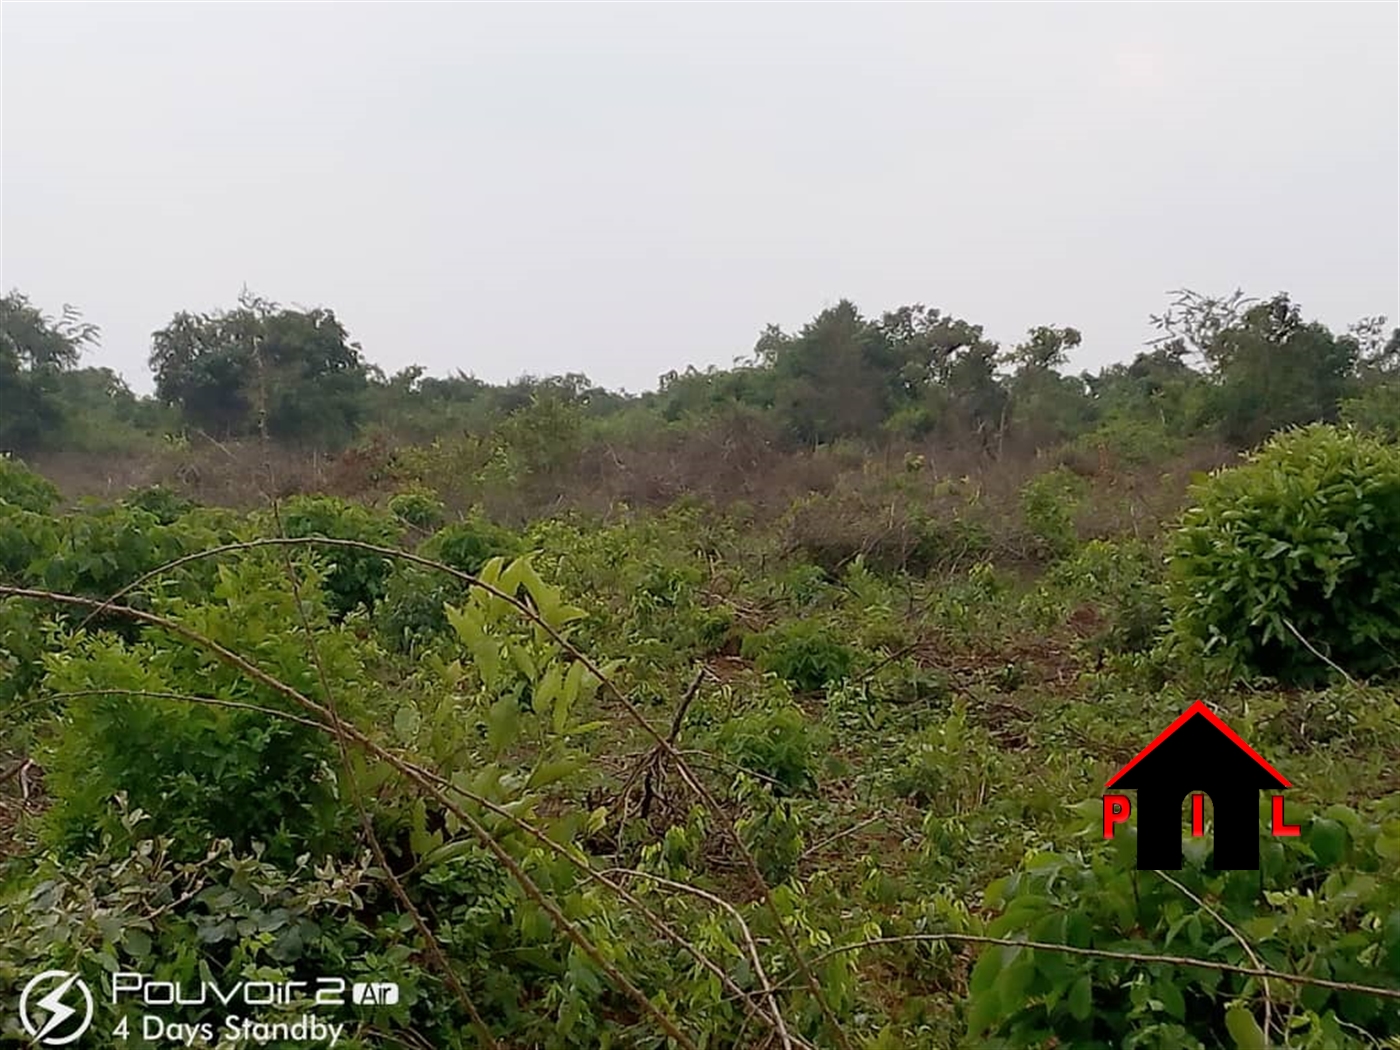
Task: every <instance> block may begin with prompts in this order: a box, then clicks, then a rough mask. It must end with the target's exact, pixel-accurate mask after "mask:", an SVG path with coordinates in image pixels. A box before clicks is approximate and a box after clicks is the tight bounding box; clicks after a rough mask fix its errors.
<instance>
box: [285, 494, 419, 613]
mask: <svg viewBox="0 0 1400 1050" xmlns="http://www.w3.org/2000/svg"><path fill="white" fill-rule="evenodd" d="M281 516H282V525H283V528H284V529H285V530H286V533H287V535H288V536H324V537H326V538H327V539H334V540H358V541H359V542H361V543H373V544H377V545H379V546H383V545H385V544H391V543H393V542H394V541H395V539H397V531H398V530H397V529H395V528H394V525H393V523H392V522H390V521H388V520H387V519H386V518H385V517H383V516H382V515H380V514H376V513H375V512H373V511H371V510H369V509H367V508H365V507H362V506H360V505H359V504H356V503H349V502H346V501H345V500H340V499H335V498H334V497H331V496H295V497H293V498H292V499H289V500H287V502H286V503H285V504H284V505H283V507H282V511H281ZM316 553H317V555H318V556H319V557H321V558H322V559H324V560H325V561H327V562H329V563H330V565H331V569H330V572H329V573H328V574H327V576H326V580H325V590H326V603H327V604H328V605H329V606H330V608H331V611H332V612H333V613H334V614H335V615H336V616H345V615H346V614H347V613H349V612H350V611H351V610H352V609H355V608H358V607H360V606H364V607H365V608H366V609H373V608H374V605H375V603H376V602H377V601H379V599H380V598H381V597H383V595H384V585H385V581H386V580H387V579H388V577H389V570H390V568H391V565H390V562H389V560H388V559H387V558H385V557H384V556H382V555H379V554H375V553H374V552H373V551H360V550H353V549H351V548H348V547H336V548H330V547H324V548H318V549H317V550H316Z"/></svg>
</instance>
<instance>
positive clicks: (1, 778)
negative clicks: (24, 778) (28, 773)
mask: <svg viewBox="0 0 1400 1050" xmlns="http://www.w3.org/2000/svg"><path fill="white" fill-rule="evenodd" d="M33 764H34V760H33V759H32V758H22V759H20V760H19V761H18V762H16V763H15V764H14V765H12V766H11V767H10V768H9V769H7V770H5V772H3V773H0V784H4V783H7V782H8V781H11V780H14V779H15V777H17V776H19V775H20V774H21V773H23V772H24V771H25V770H26V769H27V768H29V767H30V766H32V765H33Z"/></svg>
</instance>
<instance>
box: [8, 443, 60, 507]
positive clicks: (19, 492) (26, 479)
mask: <svg viewBox="0 0 1400 1050" xmlns="http://www.w3.org/2000/svg"><path fill="white" fill-rule="evenodd" d="M58 498H59V496H58V489H56V488H54V486H53V485H52V484H50V483H49V481H48V479H46V478H43V477H40V476H39V475H38V474H35V473H34V472H33V471H32V470H29V469H28V468H27V467H25V466H24V464H22V463H20V462H18V461H17V460H13V459H10V458H9V457H8V456H3V455H0V504H5V503H8V504H10V505H11V506H12V507H18V508H19V509H21V510H28V511H33V512H34V513H35V514H47V513H48V512H49V511H50V510H52V509H53V507H54V505H55V504H56V503H57V502H58Z"/></svg>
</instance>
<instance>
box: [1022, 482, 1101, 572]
mask: <svg viewBox="0 0 1400 1050" xmlns="http://www.w3.org/2000/svg"><path fill="white" fill-rule="evenodd" d="M1085 489H1086V485H1085V482H1084V479H1083V478H1081V477H1078V476H1077V475H1075V474H1074V473H1072V472H1071V471H1070V470H1068V469H1067V468H1065V467H1056V468H1055V469H1054V470H1052V471H1049V472H1047V473H1045V474H1040V475H1038V476H1036V477H1034V478H1031V480H1030V481H1028V482H1026V484H1025V485H1024V486H1023V487H1022V488H1021V513H1022V514H1023V515H1024V516H1025V519H1026V525H1027V527H1028V528H1029V529H1030V531H1031V534H1032V535H1033V536H1035V538H1036V539H1037V540H1039V541H1040V543H1041V544H1042V545H1043V546H1044V548H1045V550H1046V551H1047V553H1049V554H1050V555H1052V556H1055V557H1059V556H1061V555H1064V554H1068V553H1069V552H1070V551H1071V550H1073V549H1074V545H1075V542H1076V539H1077V536H1076V533H1075V526H1074V515H1075V510H1076V508H1077V507H1078V505H1079V501H1080V500H1081V499H1082V498H1083V496H1084V493H1085Z"/></svg>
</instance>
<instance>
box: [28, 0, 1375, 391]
mask: <svg viewBox="0 0 1400 1050" xmlns="http://www.w3.org/2000/svg"><path fill="white" fill-rule="evenodd" d="M1398 11H1400V5H1397V4H1395V3H1370V4H1344V3H1339V2H1329V3H1317V4H1306V3H1291V4H1247V5H1246V4H1189V5H1188V4H1160V5H1156V4H1154V5H1147V4H1034V5H1029V4H1027V5H1020V4H990V3H988V4H918V5H915V4H905V5H875V4H860V5H854V4H852V5H839V4H824V5H816V4H784V5H777V4H772V5H767V4H765V5H758V4H744V5H738V4H733V5H719V4H705V5H700V4H696V5H689V4H688V5H668V6H661V5H655V6H643V5H582V4H570V5H567V6H566V5H544V4H541V5H516V6H488V5H475V4H473V5H468V4H456V5H448V4H432V5H428V4H420V5H410V4H407V3H396V4H392V5H390V4H368V3H366V4H354V5H335V6H331V5H311V4H295V5H294V4H198V5H196V4H183V5H177V4H144V5H123V4H115V3H113V4H102V5H91V6H90V5H78V4H35V3H19V2H14V0H7V2H6V3H4V4H3V5H0V20H3V26H2V28H0V48H2V54H0V57H2V58H3V125H2V126H0V135H2V136H3V181H2V183H0V189H3V202H2V206H0V212H2V213H3V218H2V221H3V226H0V249H2V250H0V271H2V272H0V284H3V286H4V287H5V288H6V289H8V288H12V287H17V288H19V289H20V290H21V291H24V292H26V293H27V294H29V295H30V296H31V298H33V299H34V300H35V301H36V302H38V303H39V304H40V305H41V306H43V307H44V308H45V309H47V310H49V311H51V312H55V313H56V312H57V311H58V310H59V308H60V307H61V305H62V304H63V303H64V302H71V303H74V304H75V305H77V306H78V307H80V308H81V309H82V310H83V311H84V313H85V315H86V316H87V318H88V319H89V320H91V321H93V322H95V323H97V324H99V325H100V326H101V327H102V329H103V333H104V340H103V345H102V347H101V349H100V350H99V351H96V352H95V353H93V354H91V355H90V356H89V358H88V362H89V363H92V364H102V365H108V366H110V367H113V368H115V369H117V370H118V371H120V372H122V373H123V374H124V375H125V376H126V377H127V379H128V381H129V382H131V383H132V385H133V387H135V388H136V389H138V390H149V389H150V385H151V384H150V380H149V377H148V375H147V372H146V365H145V360H146V355H147V353H148V352H149V339H150V333H151V331H152V330H154V329H156V328H158V327H160V326H162V325H163V324H165V323H166V322H167V321H168V320H169V319H170V316H171V315H172V314H173V313H174V312H175V311H176V310H179V309H192V310H208V309H213V308H216V307H228V306H231V305H232V304H233V302H234V299H235V298H236V296H237V294H238V291H239V289H240V287H241V286H242V285H244V284H245V283H246V284H247V285H248V286H249V287H250V288H251V289H252V290H254V291H256V292H257V293H259V294H260V295H263V296H265V297H268V298H272V299H275V300H278V301H281V302H285V303H293V304H300V305H303V306H315V305H323V306H329V307H331V308H333V309H334V310H335V311H336V313H337V314H338V315H339V316H340V317H341V319H342V320H343V321H344V322H345V323H346V325H347V326H348V327H349V329H350V331H351V333H352V336H353V337H354V338H356V339H358V340H359V341H360V342H361V343H362V344H363V346H364V349H365V352H366V355H367V356H368V357H369V358H370V359H371V360H372V361H375V362H377V363H379V364H380V365H381V366H383V367H384V368H385V369H386V371H394V370H396V369H398V368H400V367H403V366H405V365H407V364H410V363H414V362H418V363H421V364H423V365H425V366H427V368H428V370H429V371H430V372H433V373H438V374H442V373H447V372H450V371H453V370H455V369H459V368H460V369H463V370H465V371H468V372H474V373H476V374H477V375H479V376H481V377H482V378H485V379H489V380H493V381H500V380H504V379H508V378H512V377H514V376H516V375H518V374H520V373H522V372H526V371H529V372H533V373H536V374H550V373H559V372H565V371H582V372H586V373H588V374H589V375H590V376H592V377H593V378H594V379H595V380H596V381H598V382H601V383H603V384H604V385H607V386H611V387H619V386H621V387H626V388H628V389H631V390H638V389H643V388H647V387H651V386H654V384H655V382H656V378H657V376H658V375H659V374H661V373H662V372H665V371H667V370H668V369H671V368H681V367H684V366H685V365H686V364H696V365H698V366H704V365H706V364H711V363H718V364H727V363H729V362H730V360H731V359H732V358H733V357H734V356H736V355H739V354H745V353H747V352H748V351H749V349H750V348H751V347H752V345H753V343H754V340H755V339H756V337H757V336H758V333H759V331H760V329H761V328H762V326H763V325H764V324H765V323H767V322H770V321H773V322H777V323H780V324H782V325H783V326H784V327H789V328H791V327H796V326H798V325H800V324H801V323H802V322H804V321H806V320H807V319H808V318H810V317H811V316H812V315H813V314H815V313H816V312H817V311H819V310H820V309H822V308H823V307H824V306H826V305H829V304H831V303H833V302H835V301H836V300H837V299H839V298H841V297H848V298H851V299H854V300H855V301H856V302H857V303H858V304H859V305H860V306H861V307H862V309H863V310H865V312H866V313H867V314H872V315H877V314H878V313H879V312H880V311H882V310H884V309H888V308H892V307H895V306H898V305H901V304H904V303H909V302H924V303H926V304H928V305H931V306H938V307H940V308H943V309H945V310H948V311H951V312H953V313H956V314H958V315H960V316H964V317H966V318H968V319H969V320H973V321H976V322H979V323H982V324H984V325H985V326H986V327H987V330H988V332H989V334H990V335H991V336H992V337H993V338H997V339H1000V340H1002V341H1003V342H1006V343H1009V342H1013V341H1015V340H1016V339H1017V338H1018V337H1019V336H1020V335H1021V334H1022V333H1023V332H1024V330H1025V329H1026V328H1027V327H1029V326H1031V325H1033V324H1073V325H1076V326H1078V327H1079V328H1081V329H1082V330H1083V331H1084V334H1085V342H1084V345H1083V347H1082V348H1081V350H1080V352H1079V353H1078V354H1077V356H1076V358H1075V359H1074V361H1073V362H1072V364H1073V366H1074V367H1076V368H1097V367H1099V366H1101V365H1103V364H1104V363H1106V362H1109V361H1112V360H1119V359H1124V358H1127V357H1130V356H1131V355H1132V354H1133V353H1134V352H1136V350H1137V349H1139V348H1140V345H1141V343H1142V341H1143V339H1144V338H1146V337H1147V336H1149V335H1150V334H1151V332H1150V330H1149V327H1148V324H1147V315H1148V314H1149V313H1150V312H1154V311H1158V310H1160V309H1161V307H1162V306H1163V305H1165V302H1166V295H1165V293H1166V292H1167V291H1168V290H1169V289H1172V288H1177V287H1180V286H1183V285H1185V286H1188V287H1192V288H1196V289H1199V290H1201V291H1207V292H1226V291H1229V290H1232V289H1233V288H1235V287H1237V286H1241V287H1243V288H1244V289H1245V290H1246V291H1247V292H1250V293H1253V294H1259V295H1268V294H1272V293H1273V292H1276V291H1280V290H1287V291H1289V292H1291V293H1292V294H1293V296H1294V298H1295V299H1296V300H1298V301H1299V302H1301V303H1302V305H1303V307H1304V310H1305V311H1306V312H1307V313H1308V314H1309V315H1310V316H1315V317H1319V318H1321V319H1322V320H1324V321H1326V322H1327V323H1328V324H1330V325H1332V326H1334V327H1337V328H1341V327H1343V326H1345V325H1346V324H1348V323H1349V322H1351V321H1353V320H1355V319H1356V318H1357V317H1359V316H1361V315H1363V314H1374V313H1385V314H1388V315H1389V316H1390V317H1391V318H1392V321H1394V319H1395V318H1396V316H1397V315H1400V291H1398V290H1397V286H1400V262H1397V255H1400V230H1398V229H1397V223H1398V219H1400V215H1398V213H1397V201H1398V200H1400V179H1398V178H1397V152H1400V104H1398V103H1397V96H1398V95H1400V83H1398V82H1397V52H1398V51H1400V48H1398V47H1397V12H1398Z"/></svg>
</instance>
